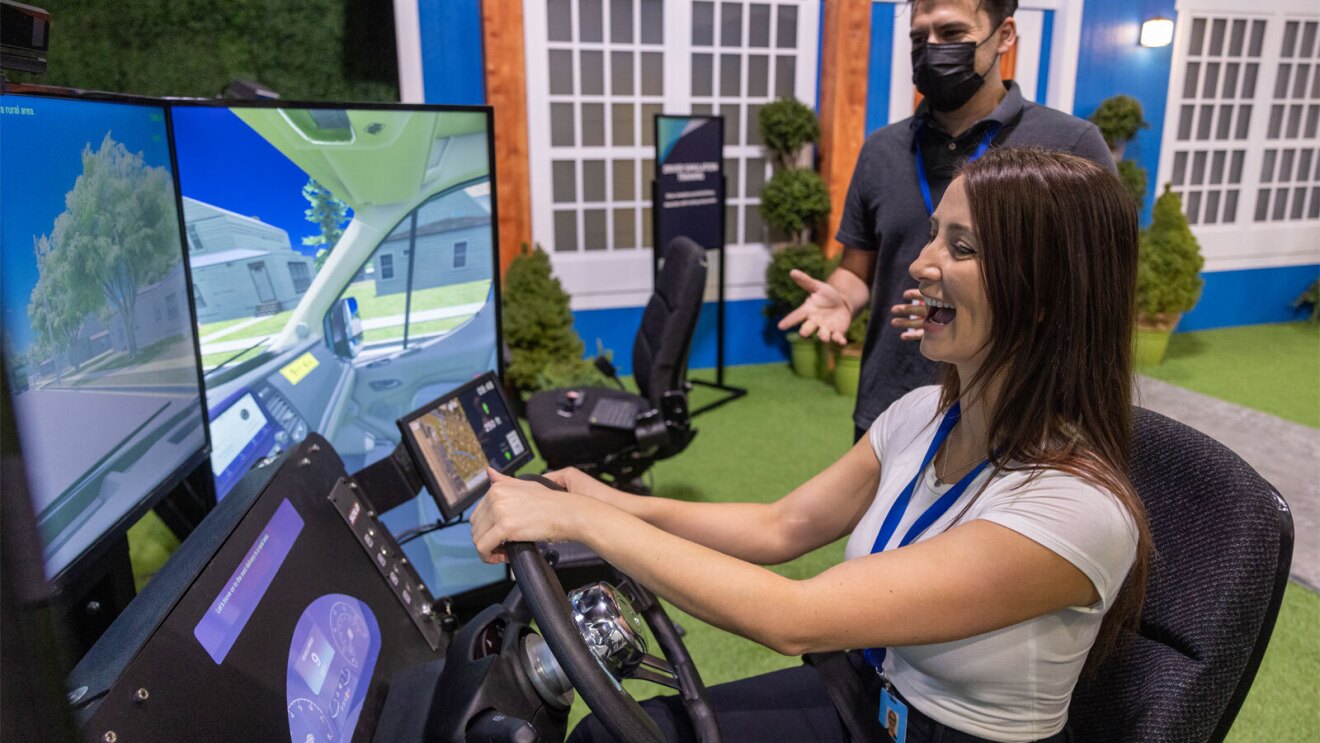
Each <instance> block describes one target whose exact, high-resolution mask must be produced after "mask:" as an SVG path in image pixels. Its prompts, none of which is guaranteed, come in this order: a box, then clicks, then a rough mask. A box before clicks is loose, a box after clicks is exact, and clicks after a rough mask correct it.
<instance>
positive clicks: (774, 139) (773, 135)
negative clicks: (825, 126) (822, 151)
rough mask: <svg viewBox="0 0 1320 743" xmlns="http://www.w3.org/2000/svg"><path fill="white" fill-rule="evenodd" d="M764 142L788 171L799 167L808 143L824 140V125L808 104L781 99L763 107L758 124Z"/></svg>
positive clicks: (790, 99)
mask: <svg viewBox="0 0 1320 743" xmlns="http://www.w3.org/2000/svg"><path fill="white" fill-rule="evenodd" d="M757 126H758V127H759V129H760V131H761V141H763V142H765V146H766V147H767V148H768V149H769V150H770V151H771V152H773V153H774V154H775V155H776V156H777V157H778V158H779V164H780V165H781V166H783V167H784V168H792V167H794V166H795V165H796V164H797V160H798V153H799V152H800V151H801V149H802V148H803V147H804V146H806V145H807V144H815V143H817V142H819V141H820V123H819V122H818V121H817V120H816V114H815V112H814V111H812V110H811V109H810V108H807V106H806V104H804V103H802V102H801V101H799V100H797V99H795V98H780V99H779V100H777V101H774V102H773V103H767V104H766V105H765V106H763V107H762V108H761V116H760V119H759V120H758V121H757Z"/></svg>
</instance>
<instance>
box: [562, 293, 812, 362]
mask: <svg viewBox="0 0 1320 743" xmlns="http://www.w3.org/2000/svg"><path fill="white" fill-rule="evenodd" d="M716 307H717V305H716V304H715V303H714V302H707V303H706V304H705V305H703V306H702V308H701V315H700V317H698V319H697V329H696V332H695V333H694V334H693V336H692V353H691V356H690V357H689V359H688V366H689V367H690V368H692V369H713V368H714V367H715V342H716V335H717V334H716V314H715V312H716ZM764 307H765V300H764V299H746V300H740V301H737V302H725V304H724V312H725V315H724V323H725V325H724V365H725V367H730V366H736V365H738V364H768V363H773V362H777V361H783V360H784V359H786V358H787V357H788V345H787V343H786V342H785V341H784V339H783V335H784V334H783V333H781V332H780V331H778V330H776V329H775V327H774V324H773V323H771V322H770V320H768V319H767V318H766V316H765V314H764V311H763V308H764ZM642 310H643V308H641V307H620V308H616V309H608V310H579V311H577V312H574V313H573V327H574V329H576V330H577V332H578V335H580V336H582V341H583V343H585V344H586V351H587V356H589V357H590V356H595V355H596V340H597V339H599V340H600V342H601V345H603V346H604V347H605V348H606V349H609V350H610V351H612V352H613V353H614V366H615V367H616V368H617V369H618V370H619V374H632V347H633V339H634V338H635V337H636V336H637V329H638V328H639V327H641V324H642ZM698 376H700V377H701V378H703V379H705V378H709V379H714V376H713V375H709V374H707V375H698Z"/></svg>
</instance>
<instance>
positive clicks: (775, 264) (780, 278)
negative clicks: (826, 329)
mask: <svg viewBox="0 0 1320 743" xmlns="http://www.w3.org/2000/svg"><path fill="white" fill-rule="evenodd" d="M795 268H796V269H799V270H801V271H802V272H803V273H805V274H807V275H808V276H811V277H812V278H815V279H821V280H824V278H825V277H826V276H828V275H829V270H830V262H829V260H828V259H826V258H825V253H824V252H822V251H821V249H820V248H819V247H818V246H816V245H814V244H812V243H807V244H805V245H791V246H789V247H786V248H784V249H782V250H780V251H778V252H776V253H775V254H774V255H773V256H771V258H770V264H769V265H768V266H766V268H765V296H766V299H767V300H768V301H767V302H766V305H765V314H766V315H767V316H768V317H771V318H778V317H783V316H784V315H787V314H788V313H789V312H792V311H793V310H794V309H796V308H797V306H798V305H800V304H802V303H803V302H804V301H806V299H807V292H806V290H805V289H803V288H802V287H800V286H798V285H797V282H796V281H794V280H793V279H792V277H790V276H789V272H791V271H792V270H793V269H795ZM815 344H816V340H815V339H814V338H803V337H802V336H801V335H800V334H799V333H798V331H797V330H790V331H788V345H789V351H790V358H791V359H792V363H793V371H794V372H795V373H796V374H797V375H798V376H800V377H815V376H817V375H818V371H817V363H816V345H815Z"/></svg>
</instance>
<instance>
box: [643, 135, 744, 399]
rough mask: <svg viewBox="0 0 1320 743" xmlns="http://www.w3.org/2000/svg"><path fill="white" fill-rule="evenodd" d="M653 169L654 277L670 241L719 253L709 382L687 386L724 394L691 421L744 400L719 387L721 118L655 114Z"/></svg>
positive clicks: (721, 350) (734, 391)
mask: <svg viewBox="0 0 1320 743" xmlns="http://www.w3.org/2000/svg"><path fill="white" fill-rule="evenodd" d="M655 164H656V167H655V180H654V181H653V182H652V183H651V189H652V201H653V203H652V212H653V214H654V215H655V221H654V227H653V228H652V229H653V230H654V232H655V234H654V235H653V237H654V238H655V240H654V243H653V244H654V245H655V250H654V251H653V253H652V256H653V259H652V266H653V270H654V273H655V275H659V272H660V262H661V261H662V260H664V257H665V248H666V247H667V246H668V245H669V241H670V240H673V239H674V238H676V237H679V236H683V237H686V238H688V239H690V240H692V241H693V242H695V243H696V244H698V245H700V246H701V247H703V248H705V249H706V250H717V251H719V263H718V265H719V281H718V284H717V286H718V287H719V296H718V300H717V304H716V308H715V312H716V325H715V327H716V330H715V381H714V382H707V381H703V380H700V379H693V380H691V381H692V383H693V384H700V385H703V386H706V387H714V388H716V389H719V390H723V391H724V392H727V393H728V394H727V395H725V396H724V397H722V398H720V399H718V400H716V401H715V402H712V403H708V404H707V405H704V406H702V407H700V408H697V409H696V410H693V411H692V415H697V414H698V413H702V412H704V411H706V410H710V409H712V408H715V407H719V406H720V405H723V404H724V403H726V402H729V401H730V400H736V399H738V398H739V397H742V396H743V395H745V394H747V390H745V389H743V388H742V387H733V386H730V385H726V384H725V383H724V117H722V116H704V115H699V114H688V115H683V116H677V115H673V114H657V115H656V117H655Z"/></svg>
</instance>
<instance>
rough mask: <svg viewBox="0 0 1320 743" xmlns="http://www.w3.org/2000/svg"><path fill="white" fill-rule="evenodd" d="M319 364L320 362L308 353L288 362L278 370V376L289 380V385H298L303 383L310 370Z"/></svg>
mask: <svg viewBox="0 0 1320 743" xmlns="http://www.w3.org/2000/svg"><path fill="white" fill-rule="evenodd" d="M320 363H321V362H319V361H317V360H316V357H315V356H313V355H312V352H311V351H308V352H307V353H305V354H303V355H302V356H299V357H298V358H296V359H294V360H293V361H290V362H289V363H288V364H287V365H286V366H285V367H284V368H283V369H280V374H283V375H284V378H285V379H287V380H289V384H298V383H299V382H301V381H303V379H305V378H306V377H307V375H308V374H311V373H312V370H313V369H315V368H316V367H317V366H319V365H320Z"/></svg>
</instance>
